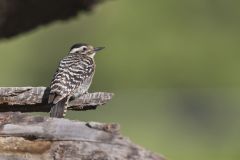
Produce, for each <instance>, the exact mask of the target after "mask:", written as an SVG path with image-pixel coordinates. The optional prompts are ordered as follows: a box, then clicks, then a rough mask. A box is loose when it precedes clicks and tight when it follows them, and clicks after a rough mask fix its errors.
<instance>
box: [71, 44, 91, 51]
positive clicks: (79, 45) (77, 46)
mask: <svg viewBox="0 0 240 160" xmlns="http://www.w3.org/2000/svg"><path fill="white" fill-rule="evenodd" d="M82 46H87V44H86V43H76V44H74V45H72V47H71V48H70V50H72V49H73V48H79V47H82Z"/></svg>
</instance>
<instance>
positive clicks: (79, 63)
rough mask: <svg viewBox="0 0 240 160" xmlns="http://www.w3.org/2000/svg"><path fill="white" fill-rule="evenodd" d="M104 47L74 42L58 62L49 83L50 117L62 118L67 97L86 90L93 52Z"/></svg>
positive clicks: (91, 74)
mask: <svg viewBox="0 0 240 160" xmlns="http://www.w3.org/2000/svg"><path fill="white" fill-rule="evenodd" d="M104 48H105V47H93V46H92V45H90V44H86V43H77V44H74V45H73V46H72V47H71V48H70V51H69V53H68V55H66V56H65V57H64V58H63V59H62V60H61V61H60V63H59V65H58V68H57V70H56V72H55V74H54V76H53V79H52V81H51V84H50V92H49V97H48V103H49V104H51V105H52V106H51V110H50V117H56V118H64V117H65V115H66V112H67V107H68V103H69V99H70V98H71V97H73V98H74V97H78V96H81V95H83V94H86V93H87V92H88V89H89V87H90V85H91V83H92V79H93V76H94V73H95V69H96V64H95V60H94V56H95V54H96V53H97V52H98V51H100V50H102V49H104Z"/></svg>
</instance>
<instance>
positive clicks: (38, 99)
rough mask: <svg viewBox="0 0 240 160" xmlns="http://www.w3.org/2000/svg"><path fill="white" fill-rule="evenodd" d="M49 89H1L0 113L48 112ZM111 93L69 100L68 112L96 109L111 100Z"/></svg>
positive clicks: (100, 93) (49, 107)
mask: <svg viewBox="0 0 240 160" xmlns="http://www.w3.org/2000/svg"><path fill="white" fill-rule="evenodd" d="M48 95H49V88H46V87H2V88H0V112H9V111H21V112H49V111H50V109H51V106H50V105H48ZM112 96H113V93H106V92H95V93H87V94H85V95H83V96H81V97H76V98H75V99H70V102H69V108H68V109H69V110H78V111H82V110H89V109H96V108H97V106H101V105H103V104H105V103H107V102H108V101H109V100H111V98H112Z"/></svg>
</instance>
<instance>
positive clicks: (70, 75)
mask: <svg viewBox="0 0 240 160" xmlns="http://www.w3.org/2000/svg"><path fill="white" fill-rule="evenodd" d="M82 68H84V66H83V65H82V63H81V59H80V58H77V57H73V56H72V55H68V56H66V57H65V58H63V60H61V61H60V64H59V66H58V69H57V71H56V73H55V74H54V77H53V80H52V82H51V86H50V96H49V100H48V102H49V103H53V104H56V103H57V102H59V101H60V100H62V99H63V98H64V97H66V96H68V95H70V94H71V93H72V92H73V91H74V90H75V89H76V88H77V87H78V86H80V85H81V83H82V80H83V78H82V75H83V71H84V69H82Z"/></svg>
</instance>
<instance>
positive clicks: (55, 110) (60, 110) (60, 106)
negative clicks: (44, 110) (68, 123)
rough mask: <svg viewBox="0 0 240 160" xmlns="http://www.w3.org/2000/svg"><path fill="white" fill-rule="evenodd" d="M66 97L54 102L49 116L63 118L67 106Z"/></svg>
mask: <svg viewBox="0 0 240 160" xmlns="http://www.w3.org/2000/svg"><path fill="white" fill-rule="evenodd" d="M67 99H68V98H67V97H65V98H63V99H62V100H60V101H59V102H57V103H56V104H54V105H53V106H52V108H51V111H50V117H57V118H63V117H64V116H65V112H66V107H67Z"/></svg>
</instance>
